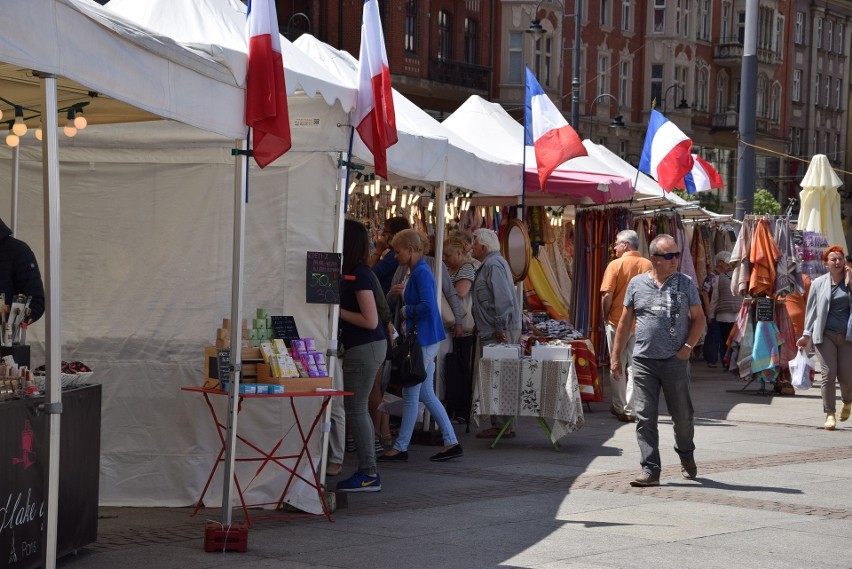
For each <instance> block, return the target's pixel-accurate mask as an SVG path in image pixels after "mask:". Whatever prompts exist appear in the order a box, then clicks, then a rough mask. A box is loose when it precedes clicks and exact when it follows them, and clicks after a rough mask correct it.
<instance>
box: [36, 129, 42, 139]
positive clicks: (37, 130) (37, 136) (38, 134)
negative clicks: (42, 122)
mask: <svg viewBox="0 0 852 569" xmlns="http://www.w3.org/2000/svg"><path fill="white" fill-rule="evenodd" d="M41 136H42V135H41V127H38V128H37V129H36V130H35V137H36V140H41Z"/></svg>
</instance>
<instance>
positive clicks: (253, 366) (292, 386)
mask: <svg viewBox="0 0 852 569" xmlns="http://www.w3.org/2000/svg"><path fill="white" fill-rule="evenodd" d="M218 349H219V348H217V347H216V346H207V347H206V348H204V381H205V382H206V381H209V380H213V381H217V380H218V379H219V369H218V358H217V350H218ZM241 355H242V365H243V373H242V375H241V376H240V381H241V382H242V383H269V384H272V385H283V386H284V389H285V391H287V392H288V393H290V392H300V391H315V390H316V389H317V388H321V389H331V385H332V379H331V378H330V377H272V375H271V373H270V370H269V366H268V365H267V364H265V363H264V362H263V356H261V355H260V348H243V349H242V351H241Z"/></svg>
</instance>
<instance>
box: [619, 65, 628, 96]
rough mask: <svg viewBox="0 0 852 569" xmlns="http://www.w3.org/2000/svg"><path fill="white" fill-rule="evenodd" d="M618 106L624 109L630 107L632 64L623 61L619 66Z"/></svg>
mask: <svg viewBox="0 0 852 569" xmlns="http://www.w3.org/2000/svg"><path fill="white" fill-rule="evenodd" d="M618 104H619V105H621V106H622V107H629V106H630V62H629V61H622V62H621V64H620V65H619V77H618Z"/></svg>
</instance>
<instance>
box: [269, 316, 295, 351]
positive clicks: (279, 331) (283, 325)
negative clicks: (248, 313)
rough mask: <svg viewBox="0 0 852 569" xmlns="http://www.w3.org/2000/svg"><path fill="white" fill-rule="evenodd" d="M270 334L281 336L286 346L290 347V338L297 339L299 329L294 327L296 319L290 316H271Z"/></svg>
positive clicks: (276, 336) (275, 336) (274, 336)
mask: <svg viewBox="0 0 852 569" xmlns="http://www.w3.org/2000/svg"><path fill="white" fill-rule="evenodd" d="M271 318H272V335H273V338H281V339H282V340H284V343H285V344H286V345H287V347H288V348H289V347H290V341H291V340H298V339H299V338H301V336H299V330H298V329H297V328H296V319H295V318H293V317H292V316H272V317H271Z"/></svg>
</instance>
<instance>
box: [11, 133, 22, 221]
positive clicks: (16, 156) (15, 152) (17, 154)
mask: <svg viewBox="0 0 852 569" xmlns="http://www.w3.org/2000/svg"><path fill="white" fill-rule="evenodd" d="M20 165H21V145H20V144H19V145H18V146H16V147H15V148H13V149H12V213H11V214H10V215H9V225H10V226H11V228H12V237H17V236H18V170H19V168H20Z"/></svg>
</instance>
